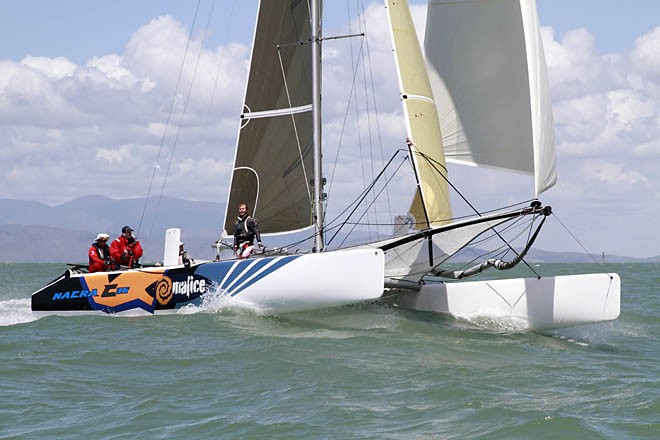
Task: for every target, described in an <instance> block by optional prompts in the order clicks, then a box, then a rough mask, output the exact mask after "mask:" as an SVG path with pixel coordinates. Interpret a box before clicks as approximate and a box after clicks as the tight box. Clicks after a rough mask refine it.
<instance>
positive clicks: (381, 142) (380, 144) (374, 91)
mask: <svg viewBox="0 0 660 440" xmlns="http://www.w3.org/2000/svg"><path fill="white" fill-rule="evenodd" d="M360 3H361V4H362V11H363V14H362V17H363V21H364V23H363V26H364V34H365V35H369V34H368V30H367V20H365V19H364V2H362V1H361V2H360ZM365 45H366V54H367V60H368V63H369V76H370V79H371V91H372V97H373V101H374V112H375V113H376V117H375V120H376V134H377V135H378V145H379V147H380V160H381V163H383V162H385V153H384V151H383V139H382V137H381V133H380V120H379V119H380V118H379V117H378V116H379V111H378V102H377V100H376V86H375V81H374V69H373V66H372V64H371V51H370V50H369V38H368V37H367V38H366V42H365ZM386 177H387V176H386ZM385 194H386V200H387V209H388V213H389V217H390V218H392V217H393V216H392V205H391V204H390V191H389V188H387V189H386V190H385Z"/></svg>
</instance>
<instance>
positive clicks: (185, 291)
mask: <svg viewBox="0 0 660 440" xmlns="http://www.w3.org/2000/svg"><path fill="white" fill-rule="evenodd" d="M207 291H208V286H207V284H206V280H205V279H204V278H200V279H195V277H193V276H192V275H189V276H188V278H186V280H185V281H175V282H173V283H172V293H173V294H177V295H186V296H188V297H190V295H191V294H200V295H201V294H202V293H206V292H207Z"/></svg>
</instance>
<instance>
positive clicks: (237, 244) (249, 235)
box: [234, 203, 263, 259]
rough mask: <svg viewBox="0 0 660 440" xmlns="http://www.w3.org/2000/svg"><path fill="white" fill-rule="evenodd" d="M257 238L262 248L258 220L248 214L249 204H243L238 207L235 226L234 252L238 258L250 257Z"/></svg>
mask: <svg viewBox="0 0 660 440" xmlns="http://www.w3.org/2000/svg"><path fill="white" fill-rule="evenodd" d="M255 238H256V239H257V243H258V245H259V247H260V248H262V247H263V245H262V244H261V234H259V224H258V222H257V219H256V218H253V217H251V216H250V215H249V214H248V206H247V204H245V203H241V204H240V205H238V220H237V221H236V224H235V225H234V252H235V253H236V256H237V257H238V258H240V259H244V258H249V257H250V255H251V254H252V250H253V249H254V239H255Z"/></svg>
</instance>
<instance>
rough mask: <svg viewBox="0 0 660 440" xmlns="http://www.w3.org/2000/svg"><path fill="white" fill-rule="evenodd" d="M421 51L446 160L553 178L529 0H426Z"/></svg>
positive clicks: (547, 101) (541, 184) (545, 96)
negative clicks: (433, 99) (424, 58)
mask: <svg viewBox="0 0 660 440" xmlns="http://www.w3.org/2000/svg"><path fill="white" fill-rule="evenodd" d="M424 51H425V54H426V62H427V68H428V72H429V77H430V80H431V85H432V87H433V93H434V96H435V99H436V101H437V103H438V109H439V115H440V125H441V130H442V134H443V144H444V147H445V155H446V157H447V160H448V161H451V162H457V163H464V164H470V165H475V166H484V167H492V168H500V169H506V170H511V171H515V172H521V173H527V174H532V175H534V176H535V193H536V194H537V195H538V194H539V193H541V192H543V191H545V190H546V189H548V188H550V187H551V186H552V185H554V183H555V181H556V165H555V146H554V127H553V121H552V107H551V98H550V88H549V85H548V78H547V72H546V65H545V58H544V53H543V43H542V40H541V32H540V25H539V20H538V16H537V13H536V2H535V0H498V1H479V2H475V1H470V0H456V1H430V2H429V7H428V13H427V22H426V35H425V44H424Z"/></svg>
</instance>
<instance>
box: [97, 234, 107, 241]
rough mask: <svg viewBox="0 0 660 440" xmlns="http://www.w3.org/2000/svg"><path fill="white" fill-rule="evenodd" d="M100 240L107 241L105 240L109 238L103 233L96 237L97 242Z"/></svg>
mask: <svg viewBox="0 0 660 440" xmlns="http://www.w3.org/2000/svg"><path fill="white" fill-rule="evenodd" d="M102 238H105V239H106V240H107V239H109V238H110V236H109V235H108V234H104V233H102V232H101V233H100V234H98V235H97V236H96V241H99V240H101V239H102Z"/></svg>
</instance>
